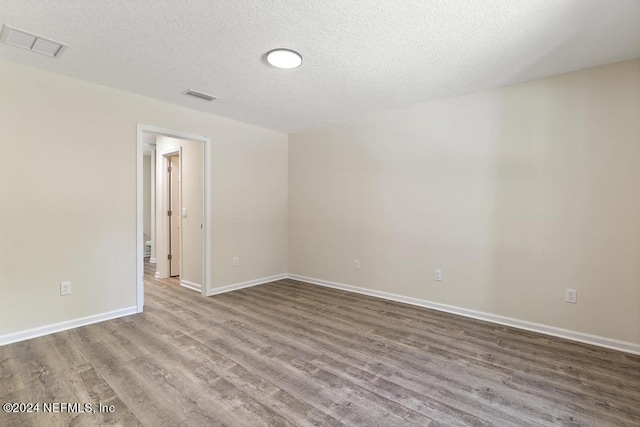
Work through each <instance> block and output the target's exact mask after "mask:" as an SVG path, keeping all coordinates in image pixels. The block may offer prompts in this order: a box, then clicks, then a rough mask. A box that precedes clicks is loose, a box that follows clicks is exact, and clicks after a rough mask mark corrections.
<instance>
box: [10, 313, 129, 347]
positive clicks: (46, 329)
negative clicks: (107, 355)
mask: <svg viewBox="0 0 640 427" xmlns="http://www.w3.org/2000/svg"><path fill="white" fill-rule="evenodd" d="M137 312H138V309H137V307H136V306H133V307H127V308H123V309H120V310H114V311H108V312H106V313H101V314H95V315H93V316H87V317H81V318H79V319H73V320H67V321H65V322H60V323H54V324H53V325H47V326H40V327H38V328H33V329H27V330H25V331H20V332H14V333H11V334H6V335H0V346H3V345H7V344H11V343H14V342H18V341H24V340H28V339H31V338H37V337H41V336H43V335H49V334H55V333H56V332H62V331H66V330H68V329H73V328H78V327H80V326H86V325H91V324H92V323H98V322H104V321H105V320H111V319H116V318H118V317H123V316H129V315H131V314H136V313H137Z"/></svg>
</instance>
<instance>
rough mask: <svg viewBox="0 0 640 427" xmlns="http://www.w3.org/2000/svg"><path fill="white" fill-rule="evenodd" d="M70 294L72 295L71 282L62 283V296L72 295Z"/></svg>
mask: <svg viewBox="0 0 640 427" xmlns="http://www.w3.org/2000/svg"><path fill="white" fill-rule="evenodd" d="M70 294H71V282H62V283H60V295H70Z"/></svg>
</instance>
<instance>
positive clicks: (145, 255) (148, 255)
mask: <svg viewBox="0 0 640 427" xmlns="http://www.w3.org/2000/svg"><path fill="white" fill-rule="evenodd" d="M144 257H145V258H147V257H148V258H149V259H151V252H145V253H144ZM149 262H151V261H149Z"/></svg>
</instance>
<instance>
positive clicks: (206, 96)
mask: <svg viewBox="0 0 640 427" xmlns="http://www.w3.org/2000/svg"><path fill="white" fill-rule="evenodd" d="M184 94H185V95H189V96H195V97H196V98H200V99H204V100H205V101H213V100H214V99H218V98H217V97H215V96H213V95H209V94H207V93H203V92H198V91H197V90H193V89H189V90H188V91H186V92H184Z"/></svg>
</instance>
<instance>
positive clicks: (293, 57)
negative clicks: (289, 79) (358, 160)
mask: <svg viewBox="0 0 640 427" xmlns="http://www.w3.org/2000/svg"><path fill="white" fill-rule="evenodd" d="M267 62H268V63H269V64H271V65H273V66H274V67H276V68H282V69H285V70H292V69H294V68H298V67H299V66H300V65H302V56H300V54H299V53H298V52H296V51H295V50H291V49H284V48H278V49H273V50H270V51H269V52H267Z"/></svg>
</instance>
